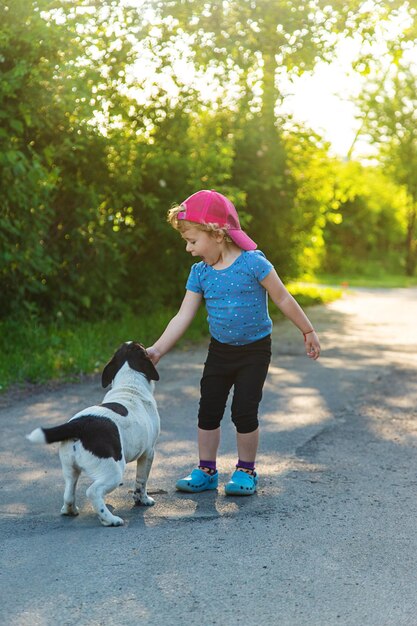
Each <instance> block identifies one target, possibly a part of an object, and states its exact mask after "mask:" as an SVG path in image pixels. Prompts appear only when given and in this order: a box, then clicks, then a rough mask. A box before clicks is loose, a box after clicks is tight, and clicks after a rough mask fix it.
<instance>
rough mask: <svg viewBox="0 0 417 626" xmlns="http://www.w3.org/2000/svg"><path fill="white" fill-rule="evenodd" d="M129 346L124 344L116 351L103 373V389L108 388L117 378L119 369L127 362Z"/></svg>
mask: <svg viewBox="0 0 417 626" xmlns="http://www.w3.org/2000/svg"><path fill="white" fill-rule="evenodd" d="M127 355H128V344H126V343H122V345H121V346H120V348H118V349H117V350H116V352H115V353H114V355H113V356H112V358H111V359H110V361H109V362H108V363H107V365H105V367H104V370H103V373H102V375H101V384H102V385H103V387H104V388H105V387H108V386H109V385H110V383H111V382H112V380H113V378H114V377H115V376H116V374H117V372H118V371H119V369H120V368H121V367H122V366H123V364H124V363H126V361H127Z"/></svg>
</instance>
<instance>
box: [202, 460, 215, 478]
mask: <svg viewBox="0 0 417 626" xmlns="http://www.w3.org/2000/svg"><path fill="white" fill-rule="evenodd" d="M198 467H206V468H207V469H209V470H210V473H211V474H215V473H216V461H204V460H203V459H200V463H199V464H198Z"/></svg>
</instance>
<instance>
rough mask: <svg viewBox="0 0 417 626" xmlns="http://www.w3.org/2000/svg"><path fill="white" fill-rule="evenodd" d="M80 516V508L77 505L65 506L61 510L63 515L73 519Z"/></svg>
mask: <svg viewBox="0 0 417 626" xmlns="http://www.w3.org/2000/svg"><path fill="white" fill-rule="evenodd" d="M79 514H80V511H79V509H78V506H75V504H64V506H63V507H62V509H61V515H70V516H71V517H76V516H77V515H79Z"/></svg>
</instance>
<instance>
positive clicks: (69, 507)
mask: <svg viewBox="0 0 417 626" xmlns="http://www.w3.org/2000/svg"><path fill="white" fill-rule="evenodd" d="M62 473H63V474H64V478H65V491H64V506H63V507H62V509H61V515H78V513H79V510H78V507H77V506H76V505H75V489H76V487H77V482H78V479H79V477H80V473H81V472H80V470H78V469H77V468H75V467H73V466H72V465H70V466H69V465H63V466H62Z"/></svg>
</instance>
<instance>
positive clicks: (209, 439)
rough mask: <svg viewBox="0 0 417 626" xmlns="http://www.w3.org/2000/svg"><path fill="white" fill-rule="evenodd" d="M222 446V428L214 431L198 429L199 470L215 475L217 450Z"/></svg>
mask: <svg viewBox="0 0 417 626" xmlns="http://www.w3.org/2000/svg"><path fill="white" fill-rule="evenodd" d="M219 444H220V427H219V428H215V429H214V430H203V429H202V428H199V429H198V453H199V457H200V463H199V468H200V469H202V470H203V471H207V472H208V473H210V474H213V473H214V472H215V471H216V459H217V450H218V448H219Z"/></svg>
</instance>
